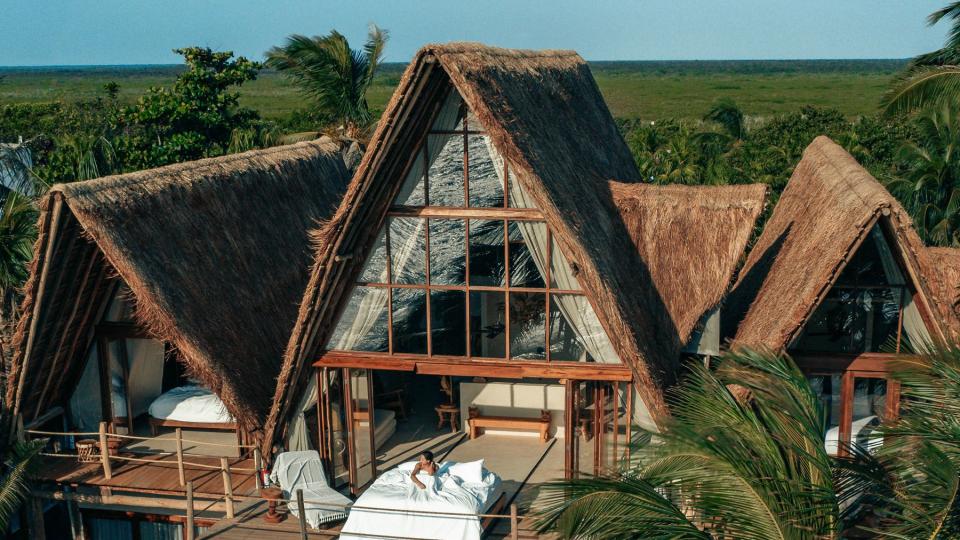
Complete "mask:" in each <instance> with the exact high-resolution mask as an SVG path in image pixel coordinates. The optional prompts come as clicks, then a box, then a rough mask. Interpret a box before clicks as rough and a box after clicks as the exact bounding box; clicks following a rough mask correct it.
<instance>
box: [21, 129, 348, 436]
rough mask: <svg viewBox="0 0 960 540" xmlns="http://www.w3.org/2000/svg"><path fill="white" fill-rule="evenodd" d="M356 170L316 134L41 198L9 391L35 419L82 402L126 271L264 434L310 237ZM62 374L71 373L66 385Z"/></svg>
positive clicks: (198, 364) (151, 316)
mask: <svg viewBox="0 0 960 540" xmlns="http://www.w3.org/2000/svg"><path fill="white" fill-rule="evenodd" d="M347 176H348V172H347V170H346V168H345V166H344V162H343V159H342V157H341V155H340V152H339V146H338V145H336V144H333V143H330V142H329V141H313V142H305V143H300V144H296V145H291V146H284V147H276V148H269V149H265V150H255V151H252V152H246V153H243V154H237V155H230V156H223V157H218V158H211V159H204V160H199V161H195V162H189V163H180V164H177V165H170V166H167V167H160V168H157V169H152V170H147V171H139V172H134V173H129V174H123V175H117V176H111V177H107V178H101V179H97V180H91V181H86V182H77V183H73V184H63V185H58V186H55V187H54V188H52V189H51V190H50V193H49V194H48V195H47V196H46V198H45V199H44V201H43V202H42V215H41V217H40V234H39V239H38V242H37V245H36V247H35V252H34V263H33V264H34V266H33V268H32V271H31V277H30V279H29V281H28V283H27V286H26V298H25V301H24V306H23V313H24V314H25V315H24V317H23V318H22V320H21V322H20V326H19V329H18V333H17V336H16V338H15V343H14V347H15V358H14V368H13V370H14V374H15V375H14V376H12V377H11V378H10V386H9V388H8V399H10V400H11V402H12V401H14V398H17V399H16V406H17V407H19V408H20V409H21V410H22V411H23V412H24V413H25V417H26V418H27V419H28V420H29V419H30V416H31V415H33V414H36V413H39V412H42V409H43V408H47V407H49V406H51V405H52V404H56V403H58V402H62V401H63V400H65V399H68V398H69V395H63V394H65V393H69V392H71V391H72V388H73V383H71V382H70V381H75V380H77V378H78V377H79V373H80V372H81V371H82V367H83V363H84V362H83V361H84V360H85V359H86V351H87V350H88V348H89V339H90V338H89V335H90V332H91V330H92V328H93V326H94V325H95V324H97V322H98V321H99V316H98V315H96V313H97V312H98V310H100V311H102V309H103V307H104V305H105V303H106V302H107V301H108V300H109V298H110V296H111V294H112V291H113V290H114V289H115V286H116V282H117V281H118V279H119V280H122V281H123V282H124V283H125V284H126V285H127V286H128V287H129V289H130V291H131V292H132V295H133V297H134V298H133V299H134V301H135V304H136V316H137V318H138V320H139V322H140V323H141V324H142V325H144V326H145V327H146V328H147V329H148V330H149V331H150V333H151V334H152V335H154V336H156V337H157V338H159V339H162V340H165V341H167V342H169V343H170V344H171V345H172V346H174V347H175V348H176V349H177V350H178V353H179V356H180V357H181V358H182V359H183V360H184V362H185V363H186V364H187V368H188V371H189V372H191V373H192V374H193V375H194V376H196V377H197V378H199V379H200V380H201V381H202V382H203V383H204V384H205V385H207V386H209V387H210V388H211V389H213V390H214V391H215V392H217V393H218V394H219V395H220V397H221V398H222V400H223V401H224V403H225V404H226V406H227V408H228V409H229V410H230V412H231V413H232V414H233V416H234V417H236V418H237V420H238V422H239V423H240V425H241V426H242V427H244V428H246V429H247V430H248V431H254V430H257V429H259V428H260V427H261V426H262V424H263V421H264V419H265V416H266V412H267V410H268V409H269V406H270V398H271V396H272V395H273V390H274V381H275V377H276V375H277V373H278V372H279V369H280V360H281V357H282V354H283V348H284V345H285V344H286V342H287V339H288V337H289V334H290V330H291V328H292V327H293V323H294V320H295V319H296V305H297V302H298V301H299V299H300V298H301V296H302V294H303V289H304V287H305V285H306V282H307V276H308V270H309V266H310V261H311V253H310V251H311V250H310V241H309V234H308V233H309V231H310V230H311V229H313V228H315V227H316V226H317V225H318V223H319V222H322V221H325V220H326V219H328V218H329V217H330V215H331V214H332V213H333V211H334V210H335V208H336V205H337V204H338V203H339V200H340V197H341V196H342V194H343V191H344V189H345V188H346V183H347ZM75 306H80V308H78V307H75ZM87 306H89V307H87ZM31 329H33V330H31ZM65 343H67V344H69V343H76V345H75V346H72V347H65V346H64V344H65ZM24 365H27V366H28V368H27V369H26V370H23V369H22V367H23V366H24ZM21 373H22V377H21ZM53 373H56V374H57V377H58V378H61V377H62V380H63V381H66V384H62V385H60V386H61V389H60V390H59V391H54V390H51V388H50V380H51V374H53ZM21 382H22V384H21ZM21 389H22V390H21Z"/></svg>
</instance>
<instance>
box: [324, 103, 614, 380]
mask: <svg viewBox="0 0 960 540" xmlns="http://www.w3.org/2000/svg"><path fill="white" fill-rule="evenodd" d="M425 140H426V143H425V145H424V147H423V148H420V149H419V150H418V151H417V158H416V160H415V161H414V163H413V165H412V167H411V170H410V172H409V174H408V175H407V178H406V179H405V181H404V184H403V186H402V187H401V189H400V192H399V194H398V195H397V197H396V199H395V200H394V205H393V209H392V210H391V212H390V214H389V215H388V217H387V220H386V225H385V227H384V229H383V230H381V231H379V234H378V235H377V237H376V243H375V244H374V246H373V248H372V250H371V253H370V255H369V257H368V259H367V260H366V261H365V264H364V267H363V270H362V271H361V273H360V276H359V278H358V282H357V284H356V286H355V288H354V290H353V291H352V293H351V295H350V299H349V301H348V304H347V307H346V309H345V310H344V312H343V315H342V316H341V319H340V321H339V322H338V324H337V326H336V329H335V331H334V334H333V336H332V337H331V339H330V341H329V343H328V345H327V348H328V349H332V350H351V351H367V352H390V353H395V354H422V355H431V356H455V357H466V356H470V357H478V358H495V359H496V358H499V359H506V358H508V357H509V358H514V359H522V360H553V361H589V362H602V363H620V360H619V358H618V356H617V354H616V352H615V351H614V349H613V347H612V345H611V344H610V340H609V339H608V338H607V335H606V333H605V332H604V330H603V328H602V326H601V325H600V322H599V320H598V319H597V316H596V313H594V311H593V308H592V306H591V305H590V302H589V301H588V300H587V297H586V296H584V294H583V292H582V290H581V288H580V284H579V282H578V281H577V278H576V277H575V275H574V273H573V271H572V269H571V267H570V265H569V264H568V262H567V260H566V258H565V257H564V256H563V253H562V252H561V250H560V247H559V245H558V244H557V242H556V240H555V239H554V238H553V237H552V235H551V233H550V231H549V228H548V226H547V224H546V223H544V222H543V221H539V220H538V218H536V217H535V216H536V214H534V217H520V218H518V219H512V218H511V219H505V218H504V217H503V213H502V212H501V213H500V214H499V215H498V214H497V213H496V212H495V211H492V210H491V212H490V215H489V216H485V215H484V216H481V217H476V213H475V212H474V213H473V214H471V215H470V217H469V218H468V217H466V216H463V217H443V218H425V217H421V216H419V215H416V214H417V212H410V211H409V210H410V208H409V207H444V208H448V209H449V208H489V209H494V208H501V209H502V208H505V207H507V205H508V203H509V206H510V207H513V208H528V209H535V205H534V204H533V202H532V200H531V199H530V197H528V196H527V194H526V193H525V192H524V190H523V189H522V188H521V186H520V185H519V183H518V182H514V181H511V179H510V174H509V170H508V168H507V167H506V166H505V165H504V162H503V160H502V159H501V158H500V157H499V155H498V153H497V152H496V150H495V149H494V147H493V144H492V143H491V141H490V139H489V137H487V135H486V134H485V133H483V131H482V127H481V126H480V124H479V122H478V121H477V120H476V118H475V117H474V116H473V115H472V114H470V112H469V111H468V110H467V108H466V106H465V104H464V103H463V100H462V99H461V98H460V96H459V94H457V93H456V92H455V91H452V92H451V93H450V95H449V96H447V97H446V98H445V100H444V104H443V106H442V107H441V109H440V112H439V113H438V115H437V119H436V120H435V122H434V124H433V126H432V127H431V131H430V133H429V134H428V136H427V137H426V139H425ZM505 185H506V186H507V189H506V190H505V189H504V186H505ZM505 191H506V193H507V196H508V199H509V201H505V200H504V193H505ZM452 214H453V216H455V215H456V212H453V213H452ZM521 214H522V213H521ZM548 285H549V287H548ZM548 344H549V345H548Z"/></svg>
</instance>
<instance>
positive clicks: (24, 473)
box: [0, 440, 46, 531]
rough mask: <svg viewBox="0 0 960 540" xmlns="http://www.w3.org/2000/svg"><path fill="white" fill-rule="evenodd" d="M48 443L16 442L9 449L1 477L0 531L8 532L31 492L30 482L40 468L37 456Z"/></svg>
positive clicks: (40, 441) (39, 441)
mask: <svg viewBox="0 0 960 540" xmlns="http://www.w3.org/2000/svg"><path fill="white" fill-rule="evenodd" d="M45 444H46V441H42V440H38V441H26V442H16V443H14V444H12V445H10V446H9V447H8V448H7V455H6V458H5V459H4V460H3V472H2V474H3V476H2V477H0V531H6V530H7V529H8V526H9V525H10V520H11V519H12V518H13V516H14V515H16V513H17V510H19V508H20V505H21V504H23V501H24V500H25V499H26V497H27V494H28V493H29V492H30V486H29V485H28V481H29V480H30V478H31V477H32V476H33V475H35V474H36V472H37V468H38V467H39V460H38V459H37V455H38V454H39V453H40V450H42V449H43V447H44V445H45Z"/></svg>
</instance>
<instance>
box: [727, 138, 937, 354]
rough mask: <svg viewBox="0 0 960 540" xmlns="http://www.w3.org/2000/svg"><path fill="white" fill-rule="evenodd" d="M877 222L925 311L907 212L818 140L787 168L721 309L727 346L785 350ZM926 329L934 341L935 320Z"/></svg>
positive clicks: (918, 249) (926, 293)
mask: <svg viewBox="0 0 960 540" xmlns="http://www.w3.org/2000/svg"><path fill="white" fill-rule="evenodd" d="M878 221H879V222H880V223H881V224H882V225H883V226H884V227H885V228H886V229H885V230H886V231H887V232H888V233H889V235H890V236H891V237H892V238H893V239H894V240H895V242H894V245H893V246H892V247H893V249H894V250H895V251H896V252H898V253H899V256H900V257H901V259H902V260H903V261H904V262H905V265H906V269H907V273H908V274H909V277H910V278H911V279H912V280H913V282H914V283H915V284H917V286H918V292H919V297H920V298H919V299H920V304H921V308H922V309H926V310H927V311H928V312H930V310H929V306H930V303H929V301H928V299H929V298H930V297H931V296H930V290H929V288H928V287H927V285H926V280H925V279H924V276H923V275H922V272H921V269H923V268H926V267H927V264H928V263H927V253H926V250H925V248H924V247H923V243H922V241H921V240H920V238H919V237H918V236H917V233H916V232H915V231H914V229H913V224H912V222H911V221H910V218H909V216H908V215H907V213H906V211H905V210H904V209H903V207H902V206H900V203H898V202H897V201H896V199H894V198H893V196H892V195H890V193H889V192H888V191H887V190H886V189H884V187H883V186H882V185H881V184H880V183H879V182H877V180H876V179H874V178H873V176H871V175H870V173H869V172H867V171H866V169H864V168H863V167H861V166H860V165H859V164H858V163H857V162H856V160H855V159H854V158H853V157H852V156H851V155H850V154H848V153H847V152H846V151H845V150H844V149H843V148H841V147H840V146H838V145H837V144H836V143H834V142H833V141H831V140H830V139H828V138H827V137H823V136H821V137H817V138H816V139H815V140H814V141H813V142H812V143H811V144H810V146H808V147H807V149H806V150H805V151H804V153H803V158H802V159H801V160H800V163H799V164H798V165H797V167H796V169H794V172H793V176H792V177H791V178H790V182H789V183H788V184H787V187H786V189H785V190H784V192H783V195H782V196H781V197H780V200H779V202H778V203H777V206H776V208H775V209H774V211H773V214H772V215H771V217H770V219H769V221H767V223H766V225H765V226H764V229H763V233H762V234H761V235H760V238H759V239H758V240H757V242H756V244H755V246H754V247H753V249H752V250H751V251H750V254H749V256H748V258H747V261H746V264H745V266H744V268H743V270H741V272H740V277H739V280H738V282H737V285H736V286H735V288H734V290H733V292H732V293H731V297H730V299H729V301H728V302H727V304H726V305H727V306H728V307H729V308H730V309H728V310H725V315H724V319H725V324H724V327H725V329H726V335H733V336H734V345H744V346H752V347H769V348H771V349H773V350H782V349H785V348H786V347H787V346H788V345H789V344H790V343H791V342H792V341H793V339H794V338H795V337H796V336H797V334H798V332H799V331H800V329H801V328H802V327H803V325H804V323H805V322H806V321H807V318H808V317H809V316H810V315H811V314H812V313H813V310H814V309H815V308H816V307H817V306H818V305H819V304H820V301H821V300H822V299H823V297H824V295H826V294H827V292H828V291H829V290H830V288H831V287H832V286H833V284H834V283H835V282H836V279H837V277H838V276H839V274H840V272H841V271H842V270H843V268H844V266H845V265H846V263H847V261H848V260H849V259H850V257H852V256H853V254H854V253H855V251H856V249H857V247H859V246H860V243H861V242H862V241H863V239H864V238H865V237H866V235H867V234H868V233H869V231H870V229H871V228H872V227H873V225H874V224H875V223H877V222H878ZM934 318H935V319H938V318H937V317H934ZM738 323H739V324H738ZM933 325H934V326H936V328H934V329H933V331H932V332H931V335H932V336H936V335H937V334H938V333H939V332H940V331H941V328H939V324H938V322H936V321H934V322H933ZM734 329H735V330H734ZM734 332H735V334H734Z"/></svg>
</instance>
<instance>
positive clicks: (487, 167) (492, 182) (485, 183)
mask: <svg viewBox="0 0 960 540" xmlns="http://www.w3.org/2000/svg"><path fill="white" fill-rule="evenodd" d="M467 145H468V146H467V151H468V153H469V159H470V161H469V166H468V167H467V173H468V174H467V182H468V184H469V187H470V206H474V207H502V206H503V181H502V180H501V178H500V176H501V175H502V174H503V165H502V164H500V163H496V164H495V163H494V161H493V160H494V158H493V156H491V155H490V150H489V148H490V147H489V138H488V137H487V136H486V135H468V136H467ZM498 169H499V173H498Z"/></svg>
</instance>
